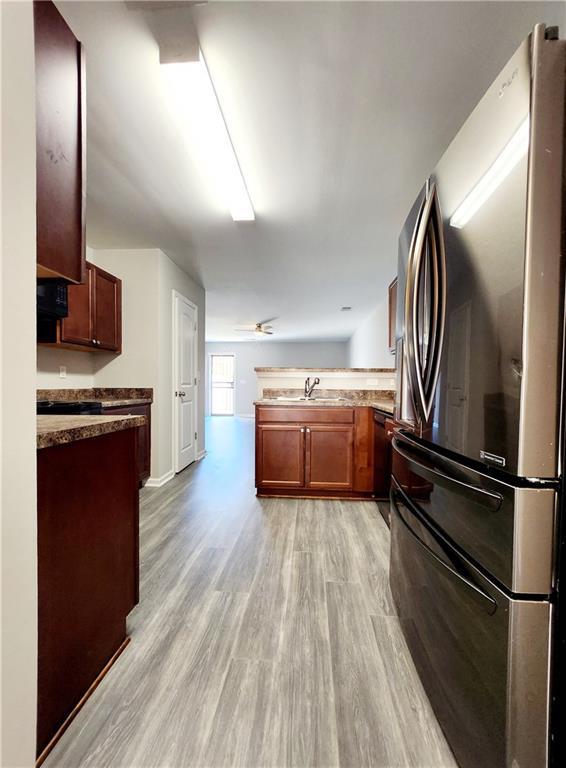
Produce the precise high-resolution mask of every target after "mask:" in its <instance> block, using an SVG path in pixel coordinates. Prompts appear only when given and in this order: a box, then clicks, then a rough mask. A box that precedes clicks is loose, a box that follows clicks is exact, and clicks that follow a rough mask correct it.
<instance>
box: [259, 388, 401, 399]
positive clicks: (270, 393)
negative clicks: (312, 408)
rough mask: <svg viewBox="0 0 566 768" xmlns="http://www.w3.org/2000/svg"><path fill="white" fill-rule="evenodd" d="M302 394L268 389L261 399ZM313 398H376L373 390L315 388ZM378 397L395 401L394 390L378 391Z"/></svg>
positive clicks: (288, 390) (299, 395) (296, 390)
mask: <svg viewBox="0 0 566 768" xmlns="http://www.w3.org/2000/svg"><path fill="white" fill-rule="evenodd" d="M303 394H304V390H303V389H282V388H281V389H268V388H265V389H264V390H263V397H264V398H266V399H267V400H269V399H274V398H277V397H291V398H292V397H301V395H303ZM313 397H345V398H346V399H348V400H367V401H368V402H372V401H374V400H375V398H376V390H375V389H320V388H319V387H316V389H315V390H314V392H313ZM379 397H380V398H381V399H383V400H391V401H392V402H393V400H394V399H395V390H394V389H381V390H379Z"/></svg>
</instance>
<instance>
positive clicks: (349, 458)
mask: <svg viewBox="0 0 566 768" xmlns="http://www.w3.org/2000/svg"><path fill="white" fill-rule="evenodd" d="M305 429H306V431H305V435H306V446H305V487H306V488H312V489H316V488H319V489H323V490H346V491H351V490H352V488H353V487H354V427H353V425H351V424H345V425H343V426H341V425H337V424H332V425H326V424H315V425H313V426H310V427H306V428H305Z"/></svg>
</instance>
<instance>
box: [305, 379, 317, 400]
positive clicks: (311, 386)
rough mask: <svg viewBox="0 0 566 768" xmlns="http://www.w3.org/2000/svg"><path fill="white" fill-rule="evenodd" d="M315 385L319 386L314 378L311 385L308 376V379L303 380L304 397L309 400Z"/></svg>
mask: <svg viewBox="0 0 566 768" xmlns="http://www.w3.org/2000/svg"><path fill="white" fill-rule="evenodd" d="M317 384H320V379H319V378H316V379H315V380H314V381H313V383H312V384H311V379H310V376H309V377H308V379H305V397H306V398H309V397H310V396H311V395H312V393H313V390H314V388H315V387H316V385H317Z"/></svg>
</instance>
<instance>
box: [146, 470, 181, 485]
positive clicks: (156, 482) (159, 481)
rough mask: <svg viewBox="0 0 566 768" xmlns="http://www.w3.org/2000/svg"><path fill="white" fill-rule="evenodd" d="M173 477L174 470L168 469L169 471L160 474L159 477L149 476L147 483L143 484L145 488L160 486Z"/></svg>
mask: <svg viewBox="0 0 566 768" xmlns="http://www.w3.org/2000/svg"><path fill="white" fill-rule="evenodd" d="M174 477H175V472H174V470H172V469H170V470H169V472H166V473H165V474H164V475H161V477H150V478H149V480H148V481H147V483H146V484H145V486H144V487H145V488H161V486H162V485H165V483H168V482H169V480H172V479H173V478H174Z"/></svg>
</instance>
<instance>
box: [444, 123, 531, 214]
mask: <svg viewBox="0 0 566 768" xmlns="http://www.w3.org/2000/svg"><path fill="white" fill-rule="evenodd" d="M528 149H529V118H528V117H527V118H525V120H523V122H522V123H521V125H520V126H519V128H518V129H517V131H515V133H514V134H513V136H512V137H511V139H510V140H509V142H508V143H507V144H506V145H505V147H504V148H503V150H502V151H501V153H500V154H499V155H498V157H497V159H496V160H495V162H494V163H493V165H491V166H490V168H489V169H488V170H487V171H486V173H485V174H484V175H483V176H482V177H481V179H480V180H479V181H478V183H477V184H476V186H475V187H474V188H473V189H472V191H471V192H470V193H469V194H468V195H467V196H466V197H465V198H464V200H463V201H462V202H461V203H460V205H459V206H458V208H456V210H455V211H454V213H453V214H452V218H451V219H450V226H451V227H456V228H457V229H461V228H462V227H463V226H465V225H466V224H467V223H468V221H469V220H470V219H471V218H472V216H473V215H474V214H475V213H476V212H477V211H478V210H479V209H480V208H481V207H482V205H483V204H484V203H485V202H486V200H488V199H489V198H490V197H491V195H492V194H493V193H494V192H495V190H496V189H497V188H498V187H499V185H500V184H501V183H502V182H503V181H504V180H505V179H506V178H507V176H509V174H510V173H511V171H512V170H513V168H514V167H515V166H516V165H517V163H518V162H519V160H521V159H522V158H523V157H524V156H525V155H526V154H527V152H528Z"/></svg>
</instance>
